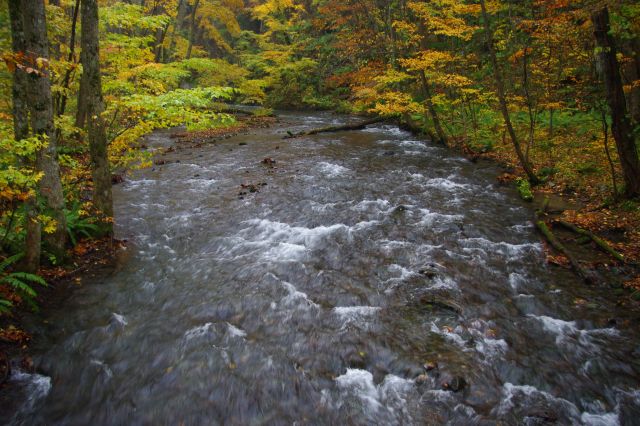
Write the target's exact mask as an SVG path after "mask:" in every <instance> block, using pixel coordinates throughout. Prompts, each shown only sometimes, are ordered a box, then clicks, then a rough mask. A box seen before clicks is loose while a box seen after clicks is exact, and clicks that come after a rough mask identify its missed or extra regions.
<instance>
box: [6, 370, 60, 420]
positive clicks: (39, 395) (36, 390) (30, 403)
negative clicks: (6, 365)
mask: <svg viewBox="0 0 640 426" xmlns="http://www.w3.org/2000/svg"><path fill="white" fill-rule="evenodd" d="M9 383H12V384H14V385H16V386H19V387H22V388H24V390H25V392H24V394H25V398H24V400H23V401H22V404H21V405H20V407H19V408H18V410H17V411H16V413H15V414H14V416H13V418H12V419H11V421H10V423H9V424H16V425H17V424H25V423H23V422H22V421H21V420H20V419H21V417H22V416H23V415H25V414H29V413H31V412H32V411H33V410H35V409H36V407H37V406H38V404H39V403H40V402H42V401H43V400H44V399H45V398H46V396H47V395H49V392H50V391H51V377H47V376H43V375H41V374H36V373H33V374H30V373H26V372H24V371H22V370H19V369H14V370H13V371H12V372H11V377H10V378H9Z"/></svg>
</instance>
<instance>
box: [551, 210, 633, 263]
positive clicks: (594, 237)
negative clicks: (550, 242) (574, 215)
mask: <svg viewBox="0 0 640 426" xmlns="http://www.w3.org/2000/svg"><path fill="white" fill-rule="evenodd" d="M556 223H557V224H558V225H560V226H562V227H564V228H567V229H569V230H571V231H573V232H575V233H576V234H578V235H582V236H584V237H589V238H590V239H591V241H593V242H594V243H596V245H597V246H598V247H600V248H601V249H602V250H603V251H605V252H606V253H608V254H610V255H611V256H612V257H614V258H615V259H616V260H619V261H620V262H624V256H622V255H621V254H620V253H618V252H617V251H615V250H614V249H613V248H612V247H611V246H610V245H609V244H607V243H606V241H604V240H603V239H602V238H600V237H598V236H597V235H595V234H594V233H593V232H591V231H588V230H586V229H582V228H578V227H577V226H576V225H574V224H573V223H569V222H566V221H564V220H558V221H556Z"/></svg>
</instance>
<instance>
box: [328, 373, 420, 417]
mask: <svg viewBox="0 0 640 426" xmlns="http://www.w3.org/2000/svg"><path fill="white" fill-rule="evenodd" d="M335 382H336V385H337V388H338V391H339V394H338V395H337V397H336V401H335V402H334V403H333V405H335V406H337V407H338V408H340V407H341V406H343V405H345V404H347V405H348V406H349V407H353V405H352V404H353V402H354V401H358V402H359V403H360V404H361V406H360V407H359V410H358V411H360V412H361V414H362V415H364V417H365V418H367V419H368V421H369V422H373V423H380V422H382V423H383V424H413V422H414V420H413V419H412V418H411V416H410V414H409V412H408V410H407V396H408V395H409V394H411V393H412V392H414V390H415V384H414V382H413V381H412V380H407V379H403V378H401V377H398V376H395V375H392V374H389V375H387V376H385V378H384V380H383V381H382V383H380V384H379V385H376V384H375V383H374V381H373V374H371V373H370V372H369V371H366V370H360V369H354V368H349V369H347V371H346V373H344V374H342V375H340V376H338V377H337V378H336V379H335ZM323 399H324V400H325V403H326V402H328V400H329V395H328V393H324V398H323Z"/></svg>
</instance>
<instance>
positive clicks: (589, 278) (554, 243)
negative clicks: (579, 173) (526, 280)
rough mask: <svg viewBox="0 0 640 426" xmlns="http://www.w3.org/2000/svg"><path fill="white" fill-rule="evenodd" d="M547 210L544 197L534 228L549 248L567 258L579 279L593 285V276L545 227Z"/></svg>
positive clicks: (546, 199) (547, 206) (594, 280)
mask: <svg viewBox="0 0 640 426" xmlns="http://www.w3.org/2000/svg"><path fill="white" fill-rule="evenodd" d="M548 208H549V198H548V197H545V199H544V201H543V202H542V206H541V208H540V210H538V211H536V219H535V221H534V223H535V225H536V228H538V230H539V231H540V233H541V234H542V235H543V236H544V237H545V239H546V240H547V241H548V242H549V244H550V245H551V247H553V248H554V249H555V250H556V251H557V252H559V253H560V254H562V255H563V256H564V257H566V258H567V260H568V261H569V264H570V265H571V267H572V268H573V270H574V271H575V273H576V274H577V275H578V276H579V277H580V278H582V279H583V280H584V281H585V282H586V283H588V284H594V283H595V282H596V277H595V275H594V274H593V273H592V272H590V271H589V270H588V269H587V268H585V267H584V266H582V264H581V263H580V261H579V260H578V259H577V258H576V257H575V256H574V255H573V254H571V252H570V251H569V250H567V248H566V247H565V246H564V244H562V242H560V240H558V238H556V236H555V235H554V233H553V231H551V229H550V228H549V226H547V223H546V222H545V221H544V219H543V216H544V215H546V212H547V209H548Z"/></svg>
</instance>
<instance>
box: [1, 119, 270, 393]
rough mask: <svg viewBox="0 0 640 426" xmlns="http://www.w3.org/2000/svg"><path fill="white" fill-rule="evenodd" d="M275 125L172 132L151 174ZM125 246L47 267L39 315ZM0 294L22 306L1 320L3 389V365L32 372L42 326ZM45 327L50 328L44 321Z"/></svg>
mask: <svg viewBox="0 0 640 426" xmlns="http://www.w3.org/2000/svg"><path fill="white" fill-rule="evenodd" d="M276 123H277V118H276V117H273V116H254V115H251V114H241V115H240V116H239V117H238V122H237V123H236V124H234V125H233V126H228V127H220V128H215V129H209V130H205V131H193V132H187V131H180V130H172V131H170V135H171V140H172V141H173V143H172V144H171V146H170V147H168V148H166V149H159V150H155V151H154V160H153V166H152V168H154V167H157V166H162V165H164V164H165V160H163V158H164V157H165V156H166V155H168V154H170V153H171V152H174V151H176V150H184V149H196V148H200V147H202V146H204V145H209V144H215V143H216V142H219V141H223V140H226V139H228V138H231V137H234V136H238V135H241V134H244V133H247V132H250V131H251V130H255V129H265V128H268V127H270V126H272V125H274V124H276ZM127 179H128V177H127V173H125V172H122V173H119V174H117V175H114V185H119V184H123V183H124V182H126V181H127ZM87 183H89V182H87ZM126 245H127V241H126V240H117V239H113V238H102V239H97V240H96V239H84V240H81V241H79V243H78V244H77V245H76V246H75V247H74V248H73V249H70V250H69V251H68V253H67V261H66V263H65V264H64V265H60V266H49V267H43V268H42V269H41V270H40V271H39V275H40V276H41V277H42V278H43V279H44V280H45V281H46V282H47V287H39V288H37V292H38V296H37V298H36V299H35V302H36V303H37V305H38V307H39V309H40V310H42V311H45V312H49V311H51V310H55V309H61V310H64V300H65V299H66V297H67V296H69V294H70V293H71V292H73V291H74V290H75V289H77V288H78V287H80V286H82V285H84V283H86V282H90V281H91V279H92V278H93V277H95V276H104V275H105V274H109V273H110V271H111V270H112V269H113V268H114V266H115V265H116V264H117V262H118V256H119V255H120V254H122V250H123V249H126ZM0 291H2V292H3V294H4V297H5V298H6V299H8V300H11V301H12V302H14V304H16V305H18V309H15V310H14V311H13V313H12V315H10V316H8V315H3V316H0V386H3V385H4V383H5V381H6V379H7V378H8V375H7V374H6V373H8V372H9V371H10V369H9V368H4V367H3V366H7V367H8V364H7V363H6V362H4V361H3V360H13V363H14V364H15V365H14V367H16V366H19V367H20V368H21V369H22V370H23V371H26V372H33V363H32V361H31V354H30V344H31V341H32V339H33V338H34V336H33V331H32V330H29V329H30V328H33V325H34V323H35V322H38V321H40V317H39V316H38V314H37V313H34V312H32V311H31V310H30V309H29V308H28V307H27V306H24V305H23V304H21V300H20V298H19V296H18V295H16V294H15V293H14V292H12V291H11V289H10V288H8V287H7V288H2V289H0ZM44 322H45V323H46V320H44ZM0 390H2V387H0Z"/></svg>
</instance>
